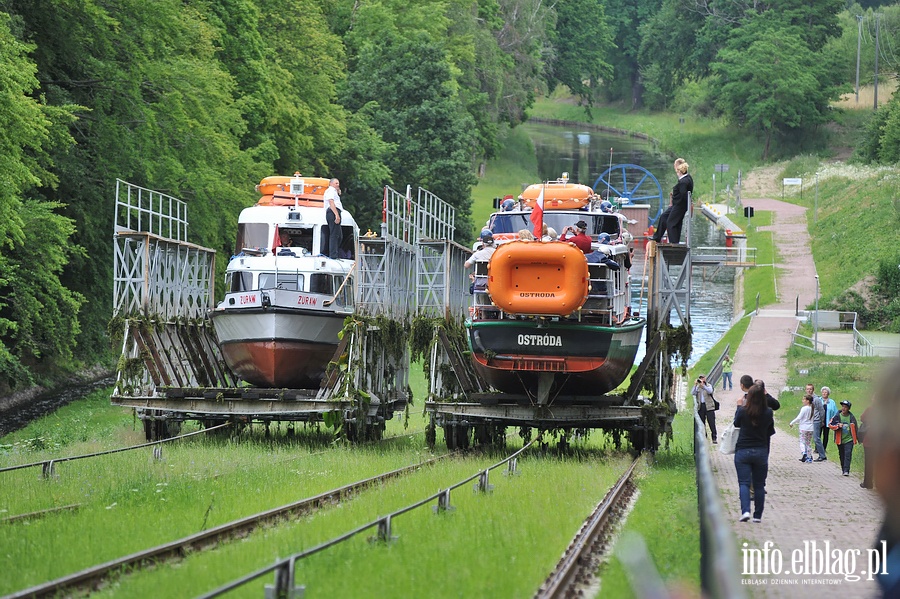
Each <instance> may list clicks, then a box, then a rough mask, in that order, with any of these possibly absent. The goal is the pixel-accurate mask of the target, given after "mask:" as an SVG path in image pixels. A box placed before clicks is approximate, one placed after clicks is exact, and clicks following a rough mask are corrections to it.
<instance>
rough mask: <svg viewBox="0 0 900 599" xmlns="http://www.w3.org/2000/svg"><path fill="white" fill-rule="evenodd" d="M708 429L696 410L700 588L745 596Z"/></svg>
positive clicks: (727, 598) (732, 598) (710, 593)
mask: <svg viewBox="0 0 900 599" xmlns="http://www.w3.org/2000/svg"><path fill="white" fill-rule="evenodd" d="M709 460H710V457H709V446H708V445H707V444H706V426H705V425H704V424H703V422H702V421H701V420H700V415H699V414H698V413H697V409H696V407H695V408H694V464H695V467H696V469H697V507H698V511H699V512H700V586H701V588H702V590H703V596H704V597H711V598H713V599H718V598H723V599H741V598H742V597H746V596H747V595H746V593H745V592H744V589H743V587H742V586H741V583H740V580H738V578H737V576H738V573H739V572H740V570H739V569H738V564H737V562H736V561H735V556H736V555H737V554H738V552H737V547H736V546H735V543H734V537H733V536H732V534H731V527H730V526H729V525H728V522H727V521H726V519H725V514H724V513H723V511H722V502H721V499H720V498H719V489H718V487H717V486H716V483H715V480H713V474H712V468H710V465H709Z"/></svg>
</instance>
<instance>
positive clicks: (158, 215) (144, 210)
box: [113, 179, 188, 241]
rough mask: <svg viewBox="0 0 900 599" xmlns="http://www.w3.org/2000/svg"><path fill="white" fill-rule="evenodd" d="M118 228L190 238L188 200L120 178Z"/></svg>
mask: <svg viewBox="0 0 900 599" xmlns="http://www.w3.org/2000/svg"><path fill="white" fill-rule="evenodd" d="M113 222H114V226H115V231H116V232H117V233H118V232H122V231H128V232H136V233H138V232H145V233H150V234H152V235H157V236H159V237H165V238H166V239H169V240H173V241H187V229H188V218H187V203H186V202H184V201H182V200H179V199H178V198H176V197H173V196H170V195H166V194H164V193H160V192H158V191H153V190H152V189H147V188H145V187H141V186H139V185H135V184H133V183H129V182H127V181H123V180H122V179H116V209H115V218H114V221H113Z"/></svg>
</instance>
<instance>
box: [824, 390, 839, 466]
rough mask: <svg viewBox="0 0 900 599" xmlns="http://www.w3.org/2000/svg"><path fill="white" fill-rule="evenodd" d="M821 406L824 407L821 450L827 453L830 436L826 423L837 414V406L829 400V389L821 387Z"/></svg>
mask: <svg viewBox="0 0 900 599" xmlns="http://www.w3.org/2000/svg"><path fill="white" fill-rule="evenodd" d="M822 405H823V406H825V426H823V427H822V448H823V449H824V450H825V451H828V437H829V436H830V435H831V430H829V428H828V423H829V422H831V419H832V418H834V415H835V414H837V413H838V408H837V404H836V403H834V400H833V399H831V389H829V388H828V387H822ZM822 455H825V454H822Z"/></svg>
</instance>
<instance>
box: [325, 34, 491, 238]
mask: <svg viewBox="0 0 900 599" xmlns="http://www.w3.org/2000/svg"><path fill="white" fill-rule="evenodd" d="M343 98H344V104H345V105H346V106H347V107H348V108H349V109H350V110H353V111H361V110H363V109H364V108H365V109H366V110H367V111H368V112H369V114H370V119H371V125H372V127H373V128H374V129H375V130H376V131H378V133H379V134H380V135H381V137H382V139H384V140H385V141H386V142H388V143H391V144H393V151H392V152H391V154H390V156H389V157H388V159H387V165H388V167H389V168H390V170H391V172H392V173H393V181H394V183H395V185H398V186H403V185H405V184H407V183H409V184H412V185H419V186H421V187H424V188H427V189H429V190H430V191H432V192H433V193H436V194H437V195H438V196H440V197H441V198H443V199H444V200H446V201H447V202H449V203H450V204H451V205H453V206H454V207H455V208H456V211H457V219H456V223H457V235H458V236H459V238H460V239H468V238H469V237H470V236H471V234H472V232H471V222H470V220H469V212H470V207H471V201H472V200H471V195H470V192H471V188H472V185H473V184H474V182H475V177H474V175H473V172H472V171H473V168H472V158H473V156H474V152H475V147H476V145H475V141H476V138H475V133H474V129H475V127H474V122H473V120H472V118H471V116H469V114H468V113H467V112H466V110H465V108H464V107H463V105H462V103H461V102H460V99H459V97H458V95H457V94H456V93H455V92H454V86H453V80H452V77H451V75H450V65H449V64H448V63H447V61H446V60H445V58H444V54H443V51H442V49H441V48H440V46H439V45H438V44H436V43H434V42H432V41H430V40H428V39H426V38H424V36H419V37H418V38H417V39H412V40H407V39H397V38H395V37H393V36H388V37H385V38H382V39H381V40H380V42H379V43H378V44H369V45H367V46H365V47H364V48H363V50H362V52H361V53H360V55H359V56H358V57H357V67H356V69H355V71H354V72H352V73H350V75H349V76H348V79H347V82H346V90H345V92H344V95H343ZM379 200H380V198H377V197H376V198H372V199H371V200H370V204H369V208H370V209H372V210H377V209H378V206H377V205H376V204H375V202H378V201H379Z"/></svg>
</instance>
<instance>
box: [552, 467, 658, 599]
mask: <svg viewBox="0 0 900 599" xmlns="http://www.w3.org/2000/svg"><path fill="white" fill-rule="evenodd" d="M639 459H640V456H638V457H636V458H635V459H634V461H633V462H632V463H631V466H629V467H628V470H626V471H625V474H623V475H622V477H621V478H619V480H618V482H616V484H615V486H614V487H613V488H612V489H610V490H609V491H608V492H607V494H606V496H605V497H604V498H603V500H602V501H600V503H599V504H597V507H596V508H595V509H594V511H593V513H591V515H590V516H588V518H587V520H585V522H584V524H582V526H581V529H580V530H579V531H578V533H577V534H576V535H575V538H574V539H572V542H571V543H570V544H569V546H568V547H567V548H566V550H565V552H564V553H563V556H562V559H560V560H559V562H558V563H557V564H556V569H554V570H553V572H552V573H551V574H550V576H549V577H547V579H546V580H545V581H544V584H542V585H541V587H540V588H539V589H538V592H537V593H536V594H535V598H536V599H558V598H562V597H578V596H581V594H580V593H579V590H580V589H583V588H584V587H585V586H587V585H588V584H589V583H590V582H591V581H592V580H593V579H594V577H595V573H596V571H597V567H598V565H599V558H600V556H601V554H602V553H603V552H604V551H605V549H606V541H607V538H608V536H609V533H610V531H611V529H612V527H613V526H615V524H616V523H617V522H618V520H619V517H620V516H621V514H622V512H623V511H624V510H625V507H626V506H627V505H628V501H629V499H630V498H631V496H632V494H633V493H634V490H635V486H634V483H633V482H632V475H633V474H634V469H635V466H637V463H638V460H639Z"/></svg>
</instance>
